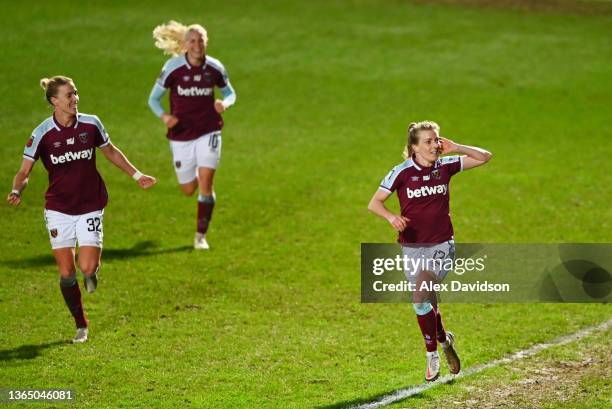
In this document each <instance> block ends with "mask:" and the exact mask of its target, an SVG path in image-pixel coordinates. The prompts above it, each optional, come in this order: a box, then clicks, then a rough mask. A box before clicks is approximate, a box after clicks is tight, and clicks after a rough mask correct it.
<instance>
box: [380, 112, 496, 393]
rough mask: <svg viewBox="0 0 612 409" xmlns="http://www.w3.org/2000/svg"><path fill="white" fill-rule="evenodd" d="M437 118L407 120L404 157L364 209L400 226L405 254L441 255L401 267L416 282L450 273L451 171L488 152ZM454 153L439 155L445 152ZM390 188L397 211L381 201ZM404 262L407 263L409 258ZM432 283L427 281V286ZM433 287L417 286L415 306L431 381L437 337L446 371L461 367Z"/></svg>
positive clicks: (436, 367) (483, 159) (436, 368)
mask: <svg viewBox="0 0 612 409" xmlns="http://www.w3.org/2000/svg"><path fill="white" fill-rule="evenodd" d="M439 133H440V127H439V126H438V124H436V123H435V122H431V121H423V122H419V123H411V124H410V126H409V127H408V142H407V144H406V148H405V150H404V158H405V159H406V160H405V161H404V162H403V163H401V164H400V165H397V166H396V167H394V168H393V169H392V170H391V172H389V174H388V175H387V176H386V177H385V178H384V179H383V180H382V182H381V184H380V187H379V188H378V190H377V191H376V193H375V194H374V196H373V197H372V199H371V200H370V203H369V205H368V209H369V210H370V211H371V212H373V213H375V214H377V215H379V216H380V217H382V218H384V219H385V220H387V221H388V222H389V224H390V225H391V226H392V227H393V228H394V229H395V230H397V231H398V232H399V239H398V242H399V243H400V244H401V245H402V252H403V254H404V255H405V256H406V257H408V258H409V259H416V261H418V260H422V261H421V266H423V263H424V261H425V262H426V260H434V259H437V260H442V261H443V262H437V263H435V262H429V263H428V264H426V265H425V268H422V269H420V270H419V271H405V274H406V275H407V278H408V280H409V281H410V282H411V283H413V284H416V286H417V289H418V288H420V286H421V283H422V282H425V281H427V282H440V281H441V280H442V279H444V277H445V276H446V275H447V274H448V272H449V271H448V270H445V267H446V268H447V267H448V266H449V264H450V263H447V262H446V261H447V260H449V259H450V260H454V253H455V244H454V237H453V226H452V224H451V219H450V212H449V197H450V196H449V186H450V180H451V177H452V176H453V175H454V174H456V173H458V172H461V171H463V170H468V169H472V168H475V167H477V166H481V165H484V164H485V163H487V162H488V161H489V159H491V153H490V152H488V151H486V150H484V149H481V148H476V147H472V146H465V145H460V144H457V143H455V142H453V141H451V140H450V139H446V138H442V137H440V134H439ZM450 153H453V154H455V155H452V156H445V157H440V155H443V154H450ZM393 192H396V193H397V196H398V198H399V203H400V208H401V214H399V215H398V214H394V213H392V212H391V211H389V210H388V209H387V208H386V207H385V204H384V203H385V201H386V200H387V199H388V198H389V197H390V196H391V194H392V193H393ZM408 265H411V263H410V262H409V264H408ZM430 288H431V286H430ZM436 300H437V298H436V296H435V293H433V294H430V293H427V292H426V291H423V292H420V291H415V292H414V293H413V302H414V303H413V307H414V310H415V312H416V314H417V320H418V323H419V326H420V328H421V332H422V334H423V337H424V339H425V348H426V350H427V354H426V357H427V361H426V362H427V367H426V371H425V380H427V381H428V382H431V381H434V380H436V379H437V378H438V376H439V375H440V359H439V356H438V352H437V342H439V343H440V344H441V345H442V350H443V351H444V354H445V356H446V361H447V363H448V367H449V371H450V372H451V373H452V374H457V373H459V371H460V369H461V362H460V360H459V357H458V355H457V353H456V351H455V349H454V347H453V344H454V336H453V334H452V333H451V332H448V331H445V329H444V326H443V324H442V316H441V314H440V308H439V307H438V305H437V301H436Z"/></svg>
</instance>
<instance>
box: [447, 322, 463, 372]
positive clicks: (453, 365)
mask: <svg viewBox="0 0 612 409" xmlns="http://www.w3.org/2000/svg"><path fill="white" fill-rule="evenodd" d="M454 344H455V336H454V335H453V333H452V332H450V331H446V342H444V343H442V350H443V351H444V356H446V363H447V364H448V370H449V371H450V373H452V374H453V375H457V374H458V373H459V371H460V370H461V361H460V360H459V356H458V355H457V352H456V351H455V348H454V347H453V345H454Z"/></svg>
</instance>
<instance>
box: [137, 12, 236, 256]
mask: <svg viewBox="0 0 612 409" xmlns="http://www.w3.org/2000/svg"><path fill="white" fill-rule="evenodd" d="M153 37H154V38H155V40H156V42H155V45H156V46H157V47H158V48H160V49H162V50H164V52H165V53H166V54H171V55H173V57H172V58H170V59H169V60H168V61H166V64H165V65H164V67H163V69H162V72H161V74H160V76H159V78H158V79H157V82H156V83H155V85H154V86H153V90H152V91H151V95H150V96H149V106H150V107H151V110H152V111H153V113H155V115H157V116H158V117H159V118H160V119H161V120H162V121H163V122H164V123H165V124H166V126H167V127H168V134H167V136H168V139H169V140H170V149H171V150H172V160H173V163H174V170H175V172H176V176H177V179H178V182H179V185H180V187H181V190H182V191H183V193H184V194H185V195H187V196H191V195H193V193H194V192H195V191H196V189H198V188H199V195H198V212H197V230H196V234H195V240H194V247H195V248H196V249H208V248H209V246H208V242H207V241H206V232H207V231H208V226H209V224H210V220H211V218H212V213H213V208H214V206H215V194H214V190H213V177H214V175H215V170H216V169H217V166H218V165H219V159H220V158H221V128H223V119H222V118H221V115H220V114H221V113H222V112H224V111H225V110H226V109H227V108H229V107H230V106H231V105H233V104H234V102H235V101H236V93H235V92H234V89H233V88H232V86H231V84H230V82H229V79H228V77H227V72H226V71H225V68H224V67H223V64H221V62H219V60H217V59H215V58H212V57H211V56H209V55H206V47H207V46H208V35H207V33H206V30H205V29H204V27H202V26H200V25H198V24H193V25H190V26H184V25H182V24H180V23H177V22H175V21H170V22H169V23H168V24H164V25H161V26H158V27H156V28H155V30H153ZM215 87H217V88H219V89H220V90H221V95H222V96H223V100H220V99H215V93H214V88H215ZM167 89H170V114H168V113H166V112H165V111H164V109H163V107H162V106H161V102H160V101H161V98H162V97H163V95H164V94H165V92H166V90H167Z"/></svg>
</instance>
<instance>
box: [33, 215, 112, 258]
mask: <svg viewBox="0 0 612 409" xmlns="http://www.w3.org/2000/svg"><path fill="white" fill-rule="evenodd" d="M103 218H104V209H102V210H96V211H93V212H90V213H85V214H81V215H77V216H73V215H70V214H65V213H61V212H56V211H55V210H48V209H45V221H46V222H47V231H48V232H49V241H51V248H52V249H60V248H65V247H76V244H77V242H78V243H79V246H92V247H100V248H102V236H103V229H102V224H103Z"/></svg>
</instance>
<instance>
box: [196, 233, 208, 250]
mask: <svg viewBox="0 0 612 409" xmlns="http://www.w3.org/2000/svg"><path fill="white" fill-rule="evenodd" d="M193 248H194V249H196V250H208V249H209V248H210V246H209V245H208V242H207V241H206V235H205V234H202V233H196V234H195V239H194V241H193Z"/></svg>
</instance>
